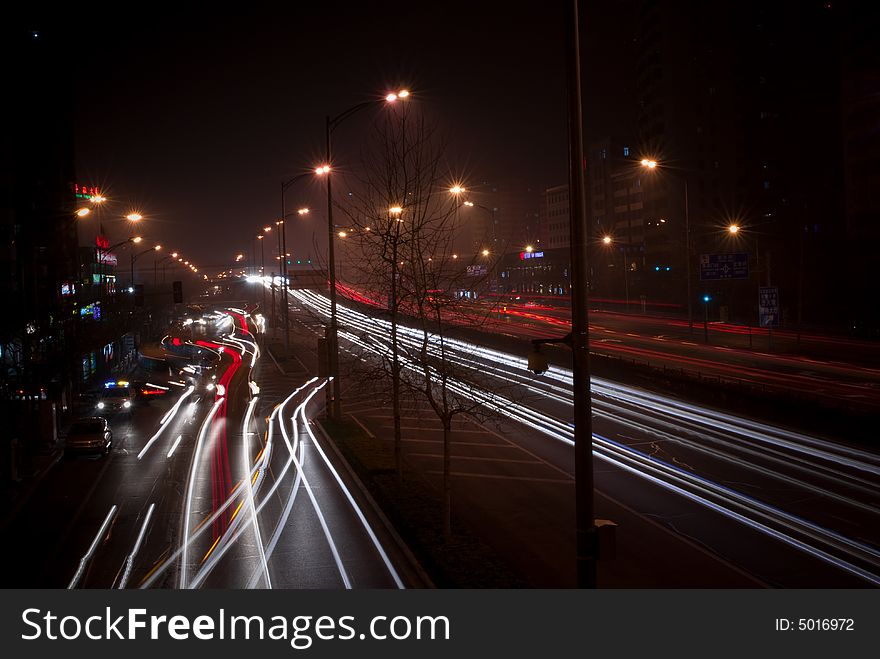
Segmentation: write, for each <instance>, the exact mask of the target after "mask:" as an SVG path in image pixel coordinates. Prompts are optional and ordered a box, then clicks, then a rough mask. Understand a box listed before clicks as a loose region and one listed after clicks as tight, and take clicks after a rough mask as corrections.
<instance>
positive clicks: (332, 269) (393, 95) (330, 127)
mask: <svg viewBox="0 0 880 659" xmlns="http://www.w3.org/2000/svg"><path fill="white" fill-rule="evenodd" d="M409 96H410V92H409V90H408V89H400V90H398V91H397V92H390V93H388V94H386V96H385V97H384V99H382V100H378V99H374V100H370V101H365V102H363V103H358V104H357V105H354V106H352V107H350V108H349V109H348V110H346V111H345V112H342V113H340V114H338V115H336V116H335V117H332V118H331V117H330V115H327V116H326V117H325V123H324V138H325V143H326V144H325V146H326V151H325V153H324V164H322V165H321V166H320V167H318V168H316V169H315V173H316V174H318V175H324V177H325V178H326V180H327V241H328V247H327V263H328V266H329V267H328V269H329V275H330V324H329V326H328V327H327V349H328V351H329V355H328V356H329V359H328V360H327V361H328V366H329V367H330V369H329V370H330V377H331V378H333V391H332V404H331V405H330V406H329V407H330V415H331V417H332V418H333V419H334V420H337V421H338V420H339V419H340V418H341V417H342V403H341V401H342V395H341V392H342V384H341V382H340V381H339V346H338V344H337V329H338V324H337V319H336V265H335V263H334V250H333V242H334V241H333V192H332V188H331V183H330V179H331V176H330V169H331V166H332V164H333V149H332V145H331V143H332V136H333V131H334V130H336V128H338V127H339V125H340V124H341V123H342V122H343V121H345V120H346V119H348V118H349V117H351V116H352V115H354V114H356V113H358V112H360V111H361V110H364V109H366V108H368V107H372V106H375V105H381V104H382V103H383V102H384V103H394V102H396V101H397V100H399V99H406V98H409ZM395 262H396V261H395ZM327 391H328V395H330V387H329V386H328V387H327Z"/></svg>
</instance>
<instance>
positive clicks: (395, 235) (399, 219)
mask: <svg viewBox="0 0 880 659" xmlns="http://www.w3.org/2000/svg"><path fill="white" fill-rule="evenodd" d="M445 146H446V140H445V139H443V137H442V136H441V135H440V134H439V132H438V130H437V127H436V125H433V124H429V123H428V122H427V121H426V120H425V119H424V118H423V117H421V116H417V117H411V116H408V115H407V110H406V109H401V110H399V111H397V112H396V113H392V114H390V115H388V116H386V118H385V120H384V121H383V122H381V123H380V124H378V125H377V126H376V130H375V132H374V134H373V136H372V138H371V139H370V140H369V142H368V143H367V145H366V147H365V150H364V157H363V163H362V167H361V168H360V170H359V171H360V173H359V175H357V176H355V177H353V179H352V180H351V181H349V189H350V192H349V195H350V197H349V202H348V203H347V204H339V205H338V208H339V209H340V210H341V211H342V213H343V216H344V217H346V218H347V220H348V222H349V226H348V227H346V228H345V230H344V233H345V235H346V239H347V240H349V239H350V240H354V241H355V242H356V244H357V247H358V251H359V258H358V265H357V266H356V268H354V269H355V270H356V273H352V272H351V268H349V272H350V274H353V275H354V276H352V277H350V279H352V280H354V279H357V280H358V282H359V284H360V285H361V286H363V287H365V288H366V289H367V290H369V291H370V292H371V294H372V295H371V297H373V298H377V299H379V300H381V302H382V303H384V311H385V314H383V315H387V319H388V320H387V321H385V320H384V318H380V319H379V320H378V322H382V323H383V325H382V328H384V327H386V325H385V324H384V323H387V327H388V329H389V332H388V334H389V339H388V342H387V345H376V343H379V344H382V343H384V341H383V340H382V339H381V338H379V339H377V338H376V337H375V334H374V335H373V336H372V337H365V340H367V341H370V342H372V343H371V344H370V346H369V348H370V350H371V351H372V352H373V353H374V354H378V355H379V360H378V362H379V365H378V368H379V371H380V372H381V373H382V374H385V375H387V376H388V377H389V378H390V380H391V401H392V416H393V420H394V456H395V466H396V468H397V470H398V473H399V474H400V473H402V469H403V462H402V449H401V399H402V397H404V396H414V397H416V398H418V399H420V400H423V401H426V402H427V403H428V405H429V406H430V408H431V409H432V410H433V412H434V414H435V415H436V416H437V418H438V419H439V420H440V422H441V425H442V427H443V529H444V533H445V535H446V536H447V537H448V536H449V535H450V534H451V520H452V512H451V511H452V487H451V442H452V427H453V419H454V417H456V416H457V415H464V414H469V415H475V416H480V415H483V414H484V407H483V405H482V404H481V402H480V401H485V400H487V399H488V397H492V396H493V394H492V393H491V389H490V388H489V387H488V386H487V385H486V384H485V383H481V382H479V381H478V380H479V376H477V375H475V369H474V368H473V364H468V363H467V361H468V360H467V359H463V358H462V355H461V345H462V344H461V343H456V344H455V346H453V344H452V343H451V342H450V332H451V331H454V330H453V329H452V328H453V322H454V321H458V320H460V318H457V317H456V316H457V315H458V314H459V312H460V311H461V310H460V309H459V306H460V302H459V295H460V294H461V293H462V292H463V291H467V290H472V289H474V288H476V287H477V286H478V285H479V284H480V283H483V281H484V278H485V276H486V272H488V269H486V268H481V269H480V270H479V272H481V273H482V277H475V276H473V273H474V270H470V271H469V269H468V267H467V266H468V265H474V264H476V262H477V260H478V259H480V255H479V254H476V255H472V256H471V255H464V254H461V255H459V254H457V253H456V252H455V251H454V245H455V238H456V235H457V234H458V233H459V231H460V230H461V225H460V214H459V212H458V210H459V208H460V205H461V204H462V203H463V201H464V200H463V199H462V198H461V197H460V195H455V194H451V193H450V180H451V177H450V176H449V172H448V168H447V167H446V166H445V159H444V151H445ZM480 260H481V262H482V263H481V265H484V264H485V260H486V257H485V255H483V257H482V259H480ZM484 313H485V315H486V316H488V314H489V313H490V310H489V309H488V308H487V309H486V310H485V312H484ZM468 320H469V324H470V325H471V326H472V327H473V326H474V325H478V324H479V322H480V314H479V313H473V312H471V313H470V314H469V316H468ZM401 330H403V332H404V334H405V336H404V337H403V338H402V337H401ZM378 334H379V335H380V337H381V335H382V332H379V333H378ZM372 361H373V362H375V361H376V360H372Z"/></svg>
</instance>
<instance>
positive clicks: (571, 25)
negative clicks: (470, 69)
mask: <svg viewBox="0 0 880 659" xmlns="http://www.w3.org/2000/svg"><path fill="white" fill-rule="evenodd" d="M578 4H579V3H578V0H570V2H569V14H568V20H567V21H566V23H567V25H566V28H567V29H566V37H567V38H566V42H567V51H568V52H567V58H566V59H567V60H568V61H567V64H568V67H567V68H568V71H567V73H568V140H569V151H568V155H569V167H570V171H569V197H570V199H571V350H572V356H573V360H572V361H573V374H572V375H573V378H572V379H573V386H574V391H573V397H574V400H573V402H574V453H575V458H574V472H575V511H576V512H575V523H576V530H577V583H578V587H579V588H595V587H596V553H597V552H596V550H597V548H598V547H597V535H596V525H595V521H594V514H593V429H592V421H593V420H592V409H591V404H592V400H591V394H590V336H589V318H588V299H587V282H588V263H587V245H588V244H589V243H588V228H589V227H588V225H587V214H586V200H585V194H584V146H583V120H582V112H581V68H580V43H579V36H578V20H579V7H578Z"/></svg>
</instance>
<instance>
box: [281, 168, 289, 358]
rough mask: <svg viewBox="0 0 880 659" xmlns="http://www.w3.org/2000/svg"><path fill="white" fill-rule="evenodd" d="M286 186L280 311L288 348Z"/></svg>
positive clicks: (282, 212) (282, 199) (282, 206)
mask: <svg viewBox="0 0 880 659" xmlns="http://www.w3.org/2000/svg"><path fill="white" fill-rule="evenodd" d="M285 190H287V187H286V186H285V185H284V183H282V184H281V236H279V239H280V240H281V283H282V285H283V288H282V289H281V290H282V293H281V313H282V314H283V315H284V318H283V320H284V347H285V348H286V349H287V350H290V314H289V313H287V229H286V228H285V227H286V217H287V212H286V205H285V203H284V192H285Z"/></svg>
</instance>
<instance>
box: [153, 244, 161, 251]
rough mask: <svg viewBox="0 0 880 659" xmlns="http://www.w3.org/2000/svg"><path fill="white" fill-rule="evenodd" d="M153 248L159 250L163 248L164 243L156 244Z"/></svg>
mask: <svg viewBox="0 0 880 659" xmlns="http://www.w3.org/2000/svg"><path fill="white" fill-rule="evenodd" d="M153 249H155V250H156V251H157V252H158V251H160V250H161V249H162V245H156V246H155V247H154V248H153Z"/></svg>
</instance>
